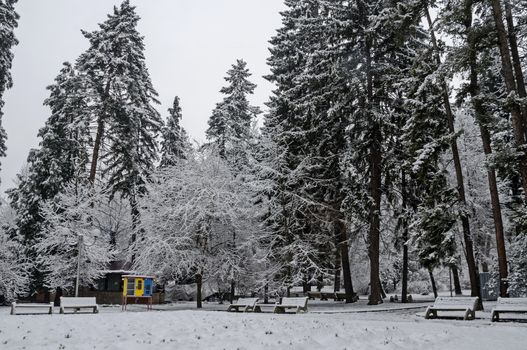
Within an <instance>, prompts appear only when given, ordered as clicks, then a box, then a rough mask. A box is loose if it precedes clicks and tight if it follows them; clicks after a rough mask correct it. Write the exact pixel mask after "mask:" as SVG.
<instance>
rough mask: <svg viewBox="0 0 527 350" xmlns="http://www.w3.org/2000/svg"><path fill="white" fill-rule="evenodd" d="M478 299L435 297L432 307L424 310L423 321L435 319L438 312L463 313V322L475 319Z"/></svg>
mask: <svg viewBox="0 0 527 350" xmlns="http://www.w3.org/2000/svg"><path fill="white" fill-rule="evenodd" d="M477 304H478V297H450V298H448V297H437V298H436V300H435V302H434V305H432V306H429V307H428V308H427V309H426V313H425V319H427V320H428V319H430V318H437V312H438V311H464V312H465V314H464V316H463V319H464V320H473V319H475V318H476V307H477Z"/></svg>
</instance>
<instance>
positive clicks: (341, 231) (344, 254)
mask: <svg viewBox="0 0 527 350" xmlns="http://www.w3.org/2000/svg"><path fill="white" fill-rule="evenodd" d="M335 230H336V231H337V232H335V234H336V236H337V237H338V239H339V244H338V246H339V249H340V259H341V262H342V275H343V277H344V291H345V292H346V303H353V302H354V301H355V300H354V297H353V296H354V294H355V292H354V291H353V283H352V280H351V269H350V260H349V252H348V235H347V234H346V224H345V223H344V222H343V221H342V220H336V221H335Z"/></svg>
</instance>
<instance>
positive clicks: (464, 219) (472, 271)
mask: <svg viewBox="0 0 527 350" xmlns="http://www.w3.org/2000/svg"><path fill="white" fill-rule="evenodd" d="M468 1H471V0H468ZM425 9H426V10H425V12H426V19H427V22H428V26H429V27H430V34H431V38H432V45H433V47H434V51H435V59H436V61H437V63H438V64H441V58H440V56H439V50H438V46H437V41H436V37H435V33H434V30H433V23H432V18H431V17H430V12H429V11H428V7H426V8H425ZM442 85H443V87H442V88H443V104H444V107H445V112H446V117H447V124H448V130H449V132H450V133H451V134H454V133H455V132H456V130H455V127H454V114H453V113H452V107H451V105H450V97H449V93H448V86H447V84H446V82H445V81H443V82H442ZM450 147H451V149H452V158H453V160H454V169H455V173H456V183H457V192H458V198H459V202H460V204H461V206H462V209H461V211H460V213H459V216H460V218H461V227H462V229H463V241H464V243H465V258H466V260H467V266H468V274H469V279H470V289H471V291H472V292H471V295H472V296H473V297H476V296H477V297H479V300H480V304H481V305H480V307H481V309H482V308H483V304H482V303H481V290H480V288H479V274H478V267H477V265H476V259H475V258H474V244H473V242H472V234H471V233H470V223H469V220H468V216H467V214H466V213H465V207H466V206H467V199H466V196H465V184H464V181H463V168H462V166H461V159H460V157H459V149H458V147H457V140H456V139H455V138H454V139H452V142H451V144H450Z"/></svg>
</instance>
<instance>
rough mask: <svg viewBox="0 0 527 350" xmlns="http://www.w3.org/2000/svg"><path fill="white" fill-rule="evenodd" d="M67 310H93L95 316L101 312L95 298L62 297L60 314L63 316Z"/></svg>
mask: <svg viewBox="0 0 527 350" xmlns="http://www.w3.org/2000/svg"><path fill="white" fill-rule="evenodd" d="M66 309H73V310H74V311H75V312H77V311H80V310H81V309H92V310H93V313H94V314H96V313H98V312H99V307H98V306H97V303H96V301H95V297H60V313H61V314H63V313H64V311H65V310H66Z"/></svg>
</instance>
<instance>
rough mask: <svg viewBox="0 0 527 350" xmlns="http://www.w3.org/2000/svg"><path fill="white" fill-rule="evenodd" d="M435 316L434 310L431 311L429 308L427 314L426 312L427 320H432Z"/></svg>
mask: <svg viewBox="0 0 527 350" xmlns="http://www.w3.org/2000/svg"><path fill="white" fill-rule="evenodd" d="M433 315H434V313H433V310H430V306H429V307H427V308H426V312H425V320H428V319H430V318H432V317H431V316H433Z"/></svg>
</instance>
